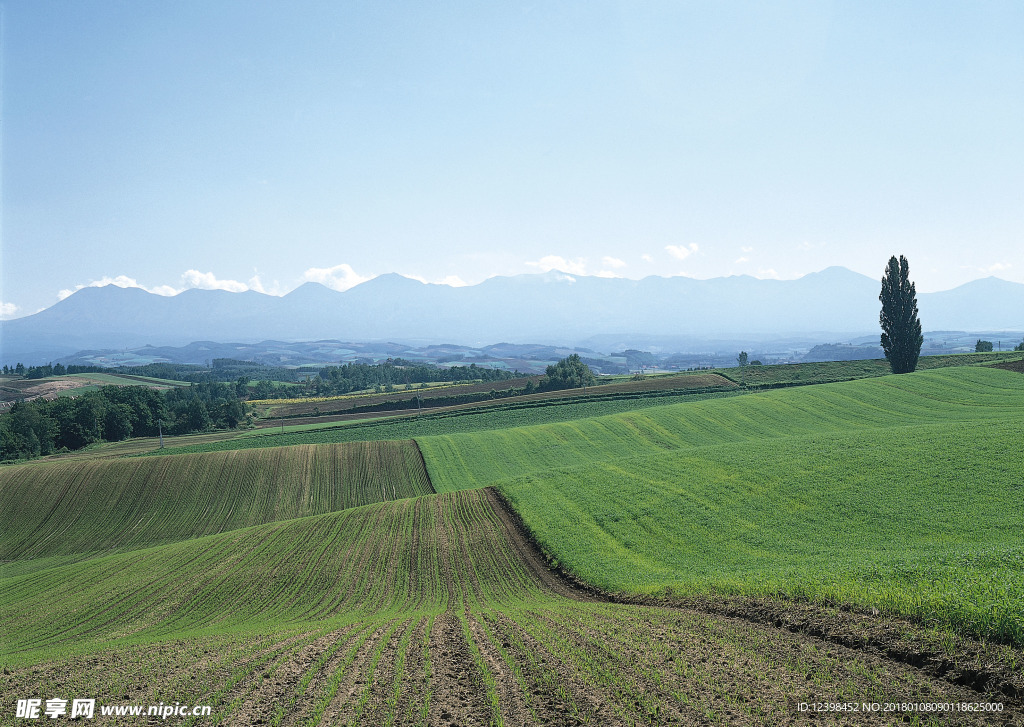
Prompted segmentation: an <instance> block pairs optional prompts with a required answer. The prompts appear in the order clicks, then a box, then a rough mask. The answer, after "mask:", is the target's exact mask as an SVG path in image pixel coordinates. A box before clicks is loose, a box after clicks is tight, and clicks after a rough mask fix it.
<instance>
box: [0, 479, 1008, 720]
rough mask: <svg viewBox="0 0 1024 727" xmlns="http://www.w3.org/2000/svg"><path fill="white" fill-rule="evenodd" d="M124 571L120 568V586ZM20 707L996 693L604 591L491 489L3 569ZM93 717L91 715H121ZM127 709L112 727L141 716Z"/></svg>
mask: <svg viewBox="0 0 1024 727" xmlns="http://www.w3.org/2000/svg"><path fill="white" fill-rule="evenodd" d="M115 574H119V577H117V578H115V577H114V576H115ZM4 587H5V592H6V593H7V596H8V599H10V600H6V602H5V605H4V609H3V613H2V614H0V616H2V618H3V621H4V623H5V624H6V625H7V628H8V629H9V631H8V636H9V638H10V640H9V642H8V643H6V644H5V651H6V656H5V658H4V662H5V664H6V666H5V668H4V669H3V672H2V676H0V694H2V695H3V697H2V700H0V720H3V721H4V722H5V723H8V722H11V721H13V720H11V719H10V715H13V714H14V699H15V698H33V697H35V698H41V699H43V700H46V699H50V698H62V699H69V700H70V699H73V698H79V697H84V698H93V697H94V698H96V699H97V715H99V714H100V712H99V710H100V709H101V708H102V707H103V706H108V707H109V706H113V705H131V704H137V705H150V704H158V703H160V702H164V703H173V702H181V703H185V704H190V705H196V704H199V705H203V704H209V705H211V706H212V707H213V715H212V717H206V718H199V719H196V720H193V721H189V720H180V721H178V723H179V724H190V723H194V724H199V725H202V724H218V723H222V724H232V725H252V724H271V725H316V724H324V725H326V724H332V725H333V724H358V725H396V724H401V725H444V726H446V727H447V726H455V725H510V726H511V725H517V726H518V725H534V724H536V725H540V724H557V725H568V724H598V725H639V724H656V725H668V724H683V725H691V724H692V725H698V724H700V725H705V724H812V723H813V724H856V725H860V724H891V723H894V722H898V721H900V718H899V716H898V715H894V714H892V713H885V712H870V713H865V712H859V713H856V714H850V713H831V714H817V715H813V713H807V712H801V711H799V705H800V703H802V702H803V703H809V704H814V703H826V702H831V703H835V702H844V703H845V702H849V703H855V704H857V705H858V706H859V705H861V704H863V703H865V702H867V703H879V704H881V705H885V704H906V703H911V702H912V703H925V704H936V703H941V704H947V703H957V704H959V703H977V702H988V701H998V702H1001V703H1002V705H1003V706H1002V710H1003V711H1002V712H999V713H986V712H981V713H979V712H970V713H963V712H958V713H954V714H951V713H944V714H939V715H935V714H931V713H929V714H926V715H922V714H915V715H914V718H915V719H918V721H919V722H920V723H924V724H928V723H935V724H957V725H959V724H1007V723H1008V722H1009V721H1012V720H1019V719H1020V718H1021V715H1020V712H1017V711H1014V710H1016V709H1018V706H1019V705H1017V703H1016V702H1014V701H1012V700H1011V699H1010V698H1008V697H1007V696H1006V695H1005V694H997V695H995V696H996V698H995V699H994V700H991V699H989V698H988V697H987V696H986V695H985V694H984V691H982V692H978V691H976V690H973V689H971V688H968V687H964V686H959V685H956V684H952V683H950V682H949V681H948V680H946V679H943V678H940V677H935V676H931V675H930V674H929V673H928V672H927V671H925V670H922V669H918V668H915V667H911V666H908V665H906V664H904V663H901V662H900V661H895V660H893V659H890V658H886V657H884V656H882V655H879V654H877V653H874V652H872V651H869V650H865V649H855V648H847V647H845V646H841V645H838V644H836V643H834V642H835V639H830V640H822V639H818V638H814V637H812V636H809V635H807V634H805V633H791V632H790V631H788V630H784V629H778V628H773V627H771V626H767V625H762V624H757V623H753V622H751V621H750V620H748V619H743V618H730V617H725V616H721V615H714V614H708V613H702V612H700V611H699V610H693V609H681V608H669V607H654V606H644V605H631V604H622V603H609V602H604V601H602V600H600V599H599V598H598V597H596V596H594V595H592V594H590V593H588V592H586V591H581V590H576V589H575V588H573V587H571V586H569V585H567V584H566V583H565V582H563V581H561V580H559V579H558V578H557V577H555V575H553V574H552V573H551V572H550V571H548V570H547V569H546V568H545V566H544V564H543V563H542V562H541V560H540V559H539V557H538V555H537V554H536V551H535V550H534V549H533V547H532V545H531V544H530V543H529V542H527V541H526V540H525V539H524V538H523V537H522V535H521V532H520V531H519V529H518V527H517V526H516V524H515V522H514V519H513V516H512V515H511V514H510V513H509V512H508V511H507V510H506V509H505V508H504V506H503V504H502V502H501V501H500V499H499V498H498V497H497V495H496V494H495V493H494V492H493V491H492V490H477V491H464V492H458V493H450V494H445V495H435V496H426V497H421V498H417V499H415V500H403V501H399V502H393V503H382V504H378V505H371V506H368V507H364V508H359V509H355V510H348V511H344V512H339V513H332V514H328V515H323V516H318V517H313V518H301V519H296V520H291V521H288V522H285V523H275V524H271V525H264V526H259V527H255V528H250V529H246V530H241V531H237V532H234V533H225V534H221V535H218V536H212V537H208V538H202V539H199V540H195V541H191V542H187V543H182V544H178V545H173V546H163V547H160V548H154V549H150V550H147V551H137V552H134V553H128V554H124V555H117V556H112V557H109V558H104V559H97V560H93V561H90V562H89V563H84V564H76V565H69V566H64V567H61V568H54V569H50V570H48V571H44V572H42V573H40V574H37V575H33V576H24V577H20V578H13V579H5V582H4ZM114 721H116V720H114V719H113V718H110V717H105V718H104V717H101V716H98V718H97V723H101V724H102V723H112V722H114ZM140 722H141V720H140V718H137V717H136V718H131V717H123V718H121V719H120V723H124V724H129V723H140Z"/></svg>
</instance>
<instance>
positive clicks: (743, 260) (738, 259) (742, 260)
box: [736, 255, 750, 263]
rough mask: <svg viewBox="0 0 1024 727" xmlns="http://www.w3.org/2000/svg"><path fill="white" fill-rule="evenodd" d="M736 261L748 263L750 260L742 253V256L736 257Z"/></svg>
mask: <svg viewBox="0 0 1024 727" xmlns="http://www.w3.org/2000/svg"><path fill="white" fill-rule="evenodd" d="M736 262H738V263H749V262H750V258H749V257H747V256H746V255H744V256H743V257H740V258H736Z"/></svg>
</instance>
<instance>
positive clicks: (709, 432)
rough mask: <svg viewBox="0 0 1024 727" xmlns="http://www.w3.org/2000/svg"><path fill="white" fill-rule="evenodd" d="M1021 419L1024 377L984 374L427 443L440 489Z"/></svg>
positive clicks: (769, 395)
mask: <svg viewBox="0 0 1024 727" xmlns="http://www.w3.org/2000/svg"><path fill="white" fill-rule="evenodd" d="M1022 410H1024V377H1021V376H1018V375H1015V374H1012V373H1009V372H1005V371H999V370H992V369H982V368H961V369H943V370H939V371H933V372H926V373H919V374H914V375H910V376H907V375H904V376H888V377H883V378H877V379H867V380H863V381H851V382H843V383H836V384H824V385H820V386H814V387H801V388H792V389H779V390H774V391H768V392H763V393H757V394H748V395H745V396H742V397H729V398H722V399H713V400H707V401H695V402H689V403H685V404H675V405H668V406H661V407H651V408H647V409H644V410H642V411H627V412H622V413H617V414H613V415H607V416H601V417H592V418H586V419H579V420H575V421H564V422H554V423H550V424H543V425H534V426H521V427H516V428H508V429H504V430H496V431H477V432H463V433H457V434H451V435H445V436H436V437H427V436H425V437H421V438H419V439H418V440H417V441H418V442H419V444H420V447H421V449H422V450H423V452H424V456H425V457H426V458H427V461H428V466H429V468H430V474H431V481H432V482H433V485H434V487H435V488H436V489H437V490H438V491H441V490H453V489H460V488H466V487H486V486H488V485H490V484H493V483H495V482H497V481H499V480H504V479H508V478H510V477H515V476H518V475H522V474H526V473H529V472H540V471H543V470H547V469H550V468H556V467H570V466H576V465H579V464H582V463H588V462H598V461H611V460H615V459H619V458H623V457H636V456H641V455H652V454H659V453H662V452H665V451H671V450H690V449H693V448H695V447H703V446H709V445H718V444H723V443H729V442H732V443H742V442H758V441H763V440H773V439H779V438H783V437H790V436H797V435H807V434H817V433H827V432H834V433H837V434H842V433H846V432H856V431H865V430H879V431H880V430H889V429H892V428H899V427H904V426H909V425H917V424H946V423H959V422H967V421H978V422H980V421H986V420H999V419H1003V418H1006V417H1008V416H1013V415H1015V414H1019V413H1020V412H1021V411H1022Z"/></svg>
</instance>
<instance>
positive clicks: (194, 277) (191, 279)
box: [181, 270, 249, 293]
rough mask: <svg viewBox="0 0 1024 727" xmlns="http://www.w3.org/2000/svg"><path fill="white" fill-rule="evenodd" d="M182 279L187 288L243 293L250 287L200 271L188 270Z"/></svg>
mask: <svg viewBox="0 0 1024 727" xmlns="http://www.w3.org/2000/svg"><path fill="white" fill-rule="evenodd" d="M181 279H182V280H183V281H184V282H185V287H186V288H199V289H200V290H227V291H228V292H231V293H242V292H244V291H246V290H248V289H249V286H248V285H246V284H245V283H240V282H239V281H237V280H220V279H218V278H217V276H216V275H214V274H213V273H201V272H199V271H198V270H186V271H185V273H184V275H182V276H181Z"/></svg>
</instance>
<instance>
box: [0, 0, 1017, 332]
mask: <svg viewBox="0 0 1024 727" xmlns="http://www.w3.org/2000/svg"><path fill="white" fill-rule="evenodd" d="M0 13H2V15H0V18H2V20H0V24H2V29H0V60H2V68H0V77H2V89H0V104H2V106H0V117H2V125H0V143H2V148H0V157H2V158H0V185H2V187H0V196H2V212H0V263H2V272H0V314H2V316H3V317H4V318H14V317H20V316H24V315H29V314H32V313H35V312H37V311H39V310H41V309H43V308H46V307H49V306H51V305H53V304H54V303H56V302H58V301H59V300H61V299H62V298H64V297H67V296H68V295H70V294H72V293H73V292H74V291H76V290H78V289H80V288H82V287H84V286H89V285H102V284H107V283H111V282H112V283H115V284H119V285H137V286H139V287H143V288H145V289H147V290H150V291H153V292H156V293H161V294H165V295H167V294H174V293H176V292H178V291H181V290H183V289H186V288H193V287H199V288H217V287H219V288H224V289H228V290H245V289H254V290H258V291H263V292H267V293H271V294H276V295H280V294H284V293H287V292H288V291H290V290H292V289H294V288H295V287H297V286H298V285H301V284H302V283H304V282H308V281H315V282H321V283H324V284H325V285H328V286H330V287H332V288H335V289H337V290H344V289H347V288H348V287H351V286H352V285H356V284H358V283H359V282H362V281H364V280H366V279H369V278H371V277H373V276H376V275H380V274H384V273H391V272H397V273H401V274H403V275H407V276H410V277H416V278H419V279H421V280H424V281H427V282H432V283H447V284H451V285H465V284H476V283H479V282H481V281H482V280H484V279H486V278H489V277H491V276H495V275H518V274H523V273H535V272H541V271H545V270H550V269H559V270H563V271H565V272H568V273H571V274H576V275H604V276H621V277H629V278H642V277H645V276H648V275H686V276H691V277H697V278H711V277H719V276H727V275H752V276H755V277H761V278H773V277H777V278H783V279H790V278H796V277H799V276H801V275H804V274H807V273H810V272H814V271H818V270H821V269H823V268H825V267H828V266H831V265H842V266H845V267H848V268H850V269H852V270H855V271H857V272H860V273H864V274H865V275H869V276H871V277H876V278H879V279H880V278H881V275H882V272H883V270H884V267H885V263H886V261H887V260H888V258H889V256H890V255H893V254H897V255H898V254H903V255H906V256H907V258H908V259H909V261H910V265H911V277H912V278H913V279H914V280H915V281H916V283H917V287H918V290H919V292H931V291H935V290H945V289H949V288H952V287H955V286H957V285H961V284H963V283H965V282H968V281H970V280H974V279H977V278H981V277H986V276H989V275H995V276H997V277H1000V278H1003V279H1005V280H1012V281H1016V282H1024V244H1022V242H1024V133H1022V130H1024V3H1021V2H1005V3H1000V2H983V1H979V2H973V1H972V2H943V1H941V0H937V1H935V2H932V1H929V2H892V1H891V0H887V1H885V2H870V1H867V0H865V1H862V0H856V1H853V2H772V3H763V2H749V3H742V2H715V3H708V2H683V1H682V0H673V1H671V2H656V1H651V2H632V1H630V2H625V1H624V2H607V1H602V0H587V1H585V2H583V1H581V2H557V1H555V2H537V3H518V2H500V3H490V2H484V3H481V2H470V1H468V0H467V1H466V2H399V1H395V2H385V3H381V2H359V1H356V0H352V1H349V2H333V1H332V2H301V1H299V2H288V3H285V2H258V1H256V0H245V1H244V2H233V1H232V2H229V1H227V0H202V1H201V2H193V1H190V0H179V1H177V2H174V3H150V2H136V1H135V0H125V1H121V0H117V1H115V0H103V1H100V0H80V1H77V2H73V1H72V0H62V1H60V2H53V1H51V0H34V1H32V2H27V1H19V2H0Z"/></svg>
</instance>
